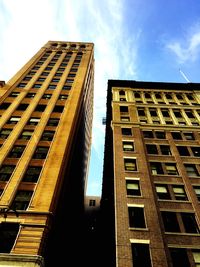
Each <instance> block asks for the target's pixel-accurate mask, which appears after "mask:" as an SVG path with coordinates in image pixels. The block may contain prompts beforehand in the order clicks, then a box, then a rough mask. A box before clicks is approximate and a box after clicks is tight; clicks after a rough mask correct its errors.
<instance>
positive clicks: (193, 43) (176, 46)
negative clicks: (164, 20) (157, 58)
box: [167, 24, 200, 63]
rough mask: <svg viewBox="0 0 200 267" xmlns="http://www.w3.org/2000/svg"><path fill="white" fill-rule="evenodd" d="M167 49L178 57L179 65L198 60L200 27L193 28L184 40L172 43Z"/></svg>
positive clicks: (199, 54) (199, 53)
mask: <svg viewBox="0 0 200 267" xmlns="http://www.w3.org/2000/svg"><path fill="white" fill-rule="evenodd" d="M167 48H168V49H169V50H171V51H172V52H173V53H174V54H175V55H176V57H177V60H178V62H179V63H186V62H194V61H196V60H198V59H199V56H200V25H199V24H197V25H195V27H192V28H191V29H190V30H189V33H188V34H187V35H186V36H185V38H183V39H182V40H177V41H170V42H169V43H168V44H167Z"/></svg>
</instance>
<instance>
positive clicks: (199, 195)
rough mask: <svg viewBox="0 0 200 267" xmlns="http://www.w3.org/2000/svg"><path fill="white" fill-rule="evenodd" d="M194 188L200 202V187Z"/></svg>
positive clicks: (195, 186)
mask: <svg viewBox="0 0 200 267" xmlns="http://www.w3.org/2000/svg"><path fill="white" fill-rule="evenodd" d="M193 188H194V191H195V193H196V196H197V199H198V201H200V186H198V185H194V186H193Z"/></svg>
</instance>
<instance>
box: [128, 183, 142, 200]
mask: <svg viewBox="0 0 200 267" xmlns="http://www.w3.org/2000/svg"><path fill="white" fill-rule="evenodd" d="M126 192H127V195H129V196H141V191H140V184H139V180H132V179H126Z"/></svg>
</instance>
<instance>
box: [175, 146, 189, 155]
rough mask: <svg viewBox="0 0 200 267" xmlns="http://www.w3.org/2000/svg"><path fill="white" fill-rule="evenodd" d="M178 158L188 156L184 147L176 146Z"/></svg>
mask: <svg viewBox="0 0 200 267" xmlns="http://www.w3.org/2000/svg"><path fill="white" fill-rule="evenodd" d="M177 149H178V152H179V154H180V156H189V155H190V153H189V151H188V149H187V147H186V146H177Z"/></svg>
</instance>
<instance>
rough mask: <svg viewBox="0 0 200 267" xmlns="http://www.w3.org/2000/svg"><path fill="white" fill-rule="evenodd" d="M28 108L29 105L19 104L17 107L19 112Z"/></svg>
mask: <svg viewBox="0 0 200 267" xmlns="http://www.w3.org/2000/svg"><path fill="white" fill-rule="evenodd" d="M27 107H28V104H19V106H18V107H17V110H26V109H27Z"/></svg>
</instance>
